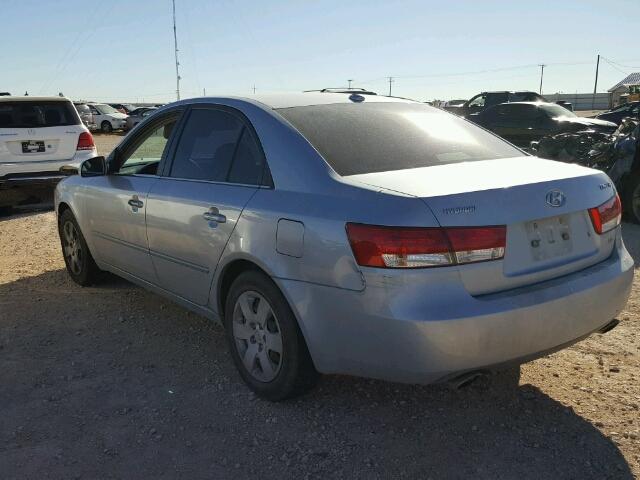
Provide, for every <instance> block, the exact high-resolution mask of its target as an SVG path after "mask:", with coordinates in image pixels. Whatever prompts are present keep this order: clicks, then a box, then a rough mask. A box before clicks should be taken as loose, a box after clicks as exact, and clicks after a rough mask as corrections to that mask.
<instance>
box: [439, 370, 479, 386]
mask: <svg viewBox="0 0 640 480" xmlns="http://www.w3.org/2000/svg"><path fill="white" fill-rule="evenodd" d="M486 377H487V372H485V371H482V370H473V371H471V372H466V373H463V374H462V375H458V376H457V377H454V378H452V379H451V380H449V381H448V382H447V383H448V384H449V386H450V387H451V388H452V389H454V390H460V389H462V388H465V387H468V386H469V385H471V384H472V383H474V382H475V381H477V380H478V379H480V378H486Z"/></svg>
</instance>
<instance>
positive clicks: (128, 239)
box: [82, 110, 182, 283]
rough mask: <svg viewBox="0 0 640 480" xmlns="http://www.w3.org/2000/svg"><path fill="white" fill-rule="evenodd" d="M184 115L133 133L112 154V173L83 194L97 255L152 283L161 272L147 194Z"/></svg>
mask: <svg viewBox="0 0 640 480" xmlns="http://www.w3.org/2000/svg"><path fill="white" fill-rule="evenodd" d="M181 114H182V111H181V110H173V111H170V112H167V113H166V114H164V115H162V116H161V117H158V118H157V119H156V120H155V121H154V122H151V123H150V124H149V125H147V126H146V127H145V128H144V129H142V130H140V131H139V132H136V133H135V135H134V136H131V137H127V139H126V140H125V141H124V142H123V144H121V145H119V146H118V147H117V148H116V149H115V150H114V152H113V153H112V154H111V156H110V157H109V162H108V164H109V173H108V174H107V175H104V176H99V177H91V178H88V179H87V182H86V183H87V188H86V191H84V192H83V199H82V200H83V202H82V203H83V205H84V208H85V215H84V218H87V219H88V222H89V231H90V235H91V238H92V243H93V245H94V247H93V250H94V256H95V257H96V259H97V260H99V261H101V262H104V263H106V264H108V265H109V266H111V267H112V268H115V269H117V270H120V271H122V272H125V273H128V274H130V275H133V276H135V277H138V278H140V279H142V280H145V281H148V282H152V283H155V281H156V275H155V270H154V268H153V264H152V262H151V258H150V256H149V247H148V243H147V233H146V224H145V213H146V202H147V195H148V193H149V190H150V189H151V187H152V185H153V184H154V183H156V182H157V181H158V178H159V177H158V168H159V166H160V164H161V163H162V161H163V159H164V156H165V154H166V151H167V146H168V145H169V141H170V139H171V135H172V132H173V130H174V126H175V125H176V122H178V120H179V119H180V116H181Z"/></svg>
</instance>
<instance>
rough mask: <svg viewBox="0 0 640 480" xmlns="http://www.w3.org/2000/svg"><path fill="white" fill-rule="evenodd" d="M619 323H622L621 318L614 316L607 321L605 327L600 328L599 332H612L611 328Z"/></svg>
mask: <svg viewBox="0 0 640 480" xmlns="http://www.w3.org/2000/svg"><path fill="white" fill-rule="evenodd" d="M619 323H620V320H618V319H617V318H614V319H613V320H611V321H610V322H609V323H607V324H606V325H605V326H604V327H602V328H601V329H600V330H598V333H607V332H610V331H611V330H613V329H614V328H616V327H617V326H618V324H619Z"/></svg>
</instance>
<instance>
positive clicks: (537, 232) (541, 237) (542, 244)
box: [526, 215, 573, 261]
mask: <svg viewBox="0 0 640 480" xmlns="http://www.w3.org/2000/svg"><path fill="white" fill-rule="evenodd" d="M526 229H527V239H528V240H529V250H530V252H531V256H532V258H533V260H535V261H543V260H548V259H551V258H557V257H562V256H565V255H569V254H570V253H571V252H572V251H573V235H572V232H571V225H570V223H569V216H568V215H558V216H557V217H551V218H544V219H541V220H534V221H532V222H527V223H526Z"/></svg>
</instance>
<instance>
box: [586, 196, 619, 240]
mask: <svg viewBox="0 0 640 480" xmlns="http://www.w3.org/2000/svg"><path fill="white" fill-rule="evenodd" d="M589 216H590V217H591V222H592V223H593V228H594V230H595V231H596V233H598V234H600V235H602V234H603V233H606V232H608V231H609V230H612V229H614V228H616V227H617V226H618V225H620V221H621V219H622V203H620V197H619V196H618V194H616V195H615V196H613V197H611V198H610V199H609V200H607V201H606V202H604V203H603V204H602V205H600V206H598V207H594V208H590V209H589Z"/></svg>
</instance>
